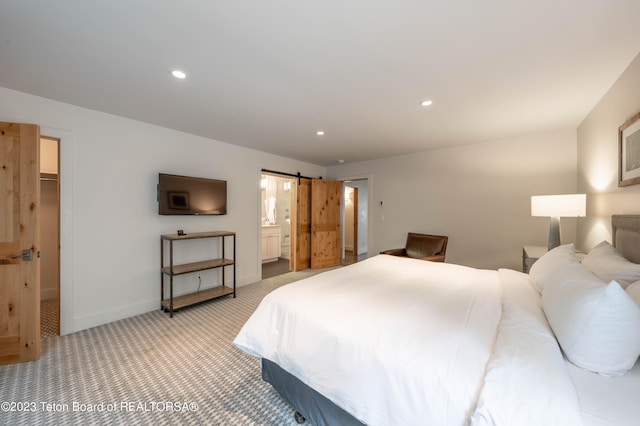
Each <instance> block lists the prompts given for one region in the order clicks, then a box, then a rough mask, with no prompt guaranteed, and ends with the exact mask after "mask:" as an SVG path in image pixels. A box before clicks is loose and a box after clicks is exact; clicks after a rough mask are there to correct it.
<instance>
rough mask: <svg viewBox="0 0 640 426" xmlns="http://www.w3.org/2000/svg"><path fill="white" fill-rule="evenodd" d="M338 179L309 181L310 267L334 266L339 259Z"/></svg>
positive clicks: (337, 263)
mask: <svg viewBox="0 0 640 426" xmlns="http://www.w3.org/2000/svg"><path fill="white" fill-rule="evenodd" d="M341 199H342V182H337V181H329V180H322V179H313V180H312V182H311V269H319V268H328V267H331V266H338V265H340V264H341V262H342V233H341V231H340V200H341Z"/></svg>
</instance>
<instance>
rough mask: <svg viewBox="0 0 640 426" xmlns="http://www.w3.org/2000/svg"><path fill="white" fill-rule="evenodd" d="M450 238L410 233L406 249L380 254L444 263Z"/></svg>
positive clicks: (391, 250)
mask: <svg viewBox="0 0 640 426" xmlns="http://www.w3.org/2000/svg"><path fill="white" fill-rule="evenodd" d="M448 241H449V237H447V236H443V235H427V234H416V233H414V232H409V234H408V235H407V244H406V247H404V248H398V249H390V250H384V251H381V252H380V254H390V255H392V256H404V257H412V258H414V259H422V260H431V261H432V262H444V256H445V254H446V252H447V242H448Z"/></svg>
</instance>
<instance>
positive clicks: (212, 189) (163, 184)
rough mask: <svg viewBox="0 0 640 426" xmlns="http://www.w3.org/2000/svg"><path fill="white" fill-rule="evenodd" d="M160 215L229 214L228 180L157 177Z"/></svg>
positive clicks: (164, 175) (163, 175)
mask: <svg viewBox="0 0 640 426" xmlns="http://www.w3.org/2000/svg"><path fill="white" fill-rule="evenodd" d="M158 212H159V213H160V214H161V215H222V214H227V181H226V180H217V179H205V178H197V177H189V176H178V175H169V174H165V173H160V174H158Z"/></svg>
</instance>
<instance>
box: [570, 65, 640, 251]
mask: <svg viewBox="0 0 640 426" xmlns="http://www.w3.org/2000/svg"><path fill="white" fill-rule="evenodd" d="M638 112H640V55H638V56H637V57H636V58H635V59H634V61H633V62H632V63H631V64H630V65H629V67H628V68H627V69H626V70H625V72H624V73H623V74H622V75H621V76H620V78H619V79H618V80H617V81H616V82H615V84H614V85H613V86H612V87H611V88H610V89H609V91H608V92H607V93H606V94H605V96H604V97H603V98H602V99H601V100H600V102H598V104H597V105H596V106H595V107H594V108H593V110H592V111H591V113H589V115H588V116H587V117H586V118H585V120H584V121H583V122H582V124H581V125H580V126H579V127H578V190H579V191H580V192H585V193H586V194H587V217H586V218H584V219H579V221H578V246H579V247H581V248H582V249H584V250H588V249H590V248H591V247H593V246H594V245H596V244H598V243H599V242H600V241H602V240H608V241H611V215H612V214H616V213H617V214H640V185H634V186H629V187H624V188H619V187H618V159H619V157H618V127H619V126H620V125H621V124H622V123H624V122H625V121H626V120H627V119H628V118H629V117H631V116H633V115H634V114H636V113H638Z"/></svg>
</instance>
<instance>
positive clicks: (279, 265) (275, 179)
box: [260, 173, 296, 279]
mask: <svg viewBox="0 0 640 426" xmlns="http://www.w3.org/2000/svg"><path fill="white" fill-rule="evenodd" d="M295 188H296V179H295V178H292V177H288V176H281V175H277V174H270V173H262V175H261V177H260V193H261V215H260V230H261V232H260V234H261V241H262V248H261V260H262V278H263V279H265V278H270V277H274V276H277V275H282V274H285V273H287V272H290V271H292V270H293V256H291V247H292V245H291V236H292V231H291V230H292V226H293V225H295V215H294V208H295V202H294V200H295V196H294V195H293V194H294V191H295Z"/></svg>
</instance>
